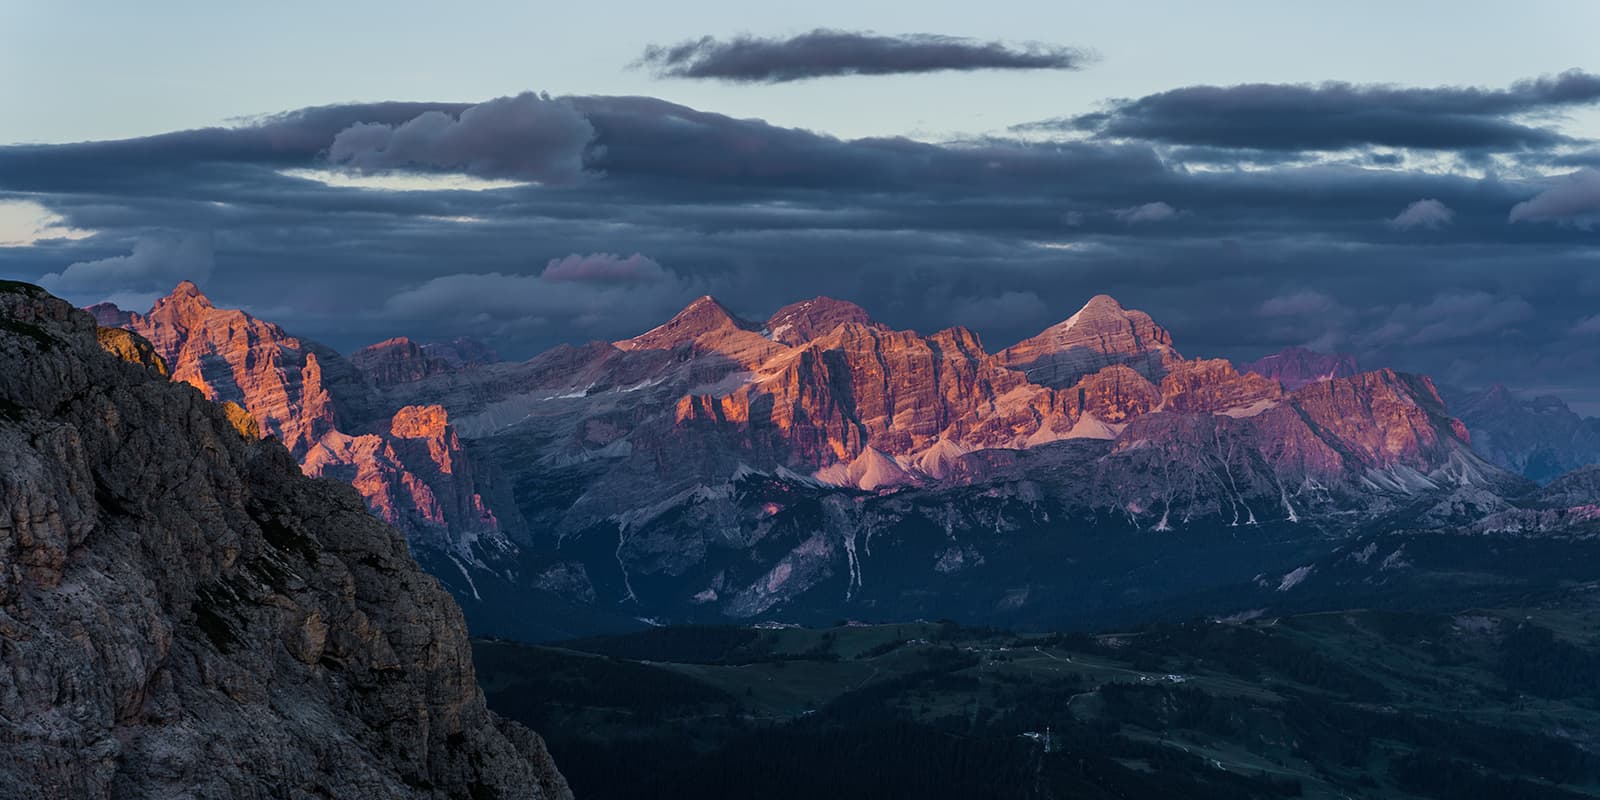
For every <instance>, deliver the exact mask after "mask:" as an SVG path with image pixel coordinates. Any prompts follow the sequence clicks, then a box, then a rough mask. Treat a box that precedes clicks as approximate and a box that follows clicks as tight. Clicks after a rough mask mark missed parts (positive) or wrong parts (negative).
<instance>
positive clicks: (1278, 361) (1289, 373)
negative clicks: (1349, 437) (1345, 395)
mask: <svg viewBox="0 0 1600 800" xmlns="http://www.w3.org/2000/svg"><path fill="white" fill-rule="evenodd" d="M1239 371H1240V372H1253V373H1255V374H1257V375H1260V376H1262V377H1264V378H1270V379H1272V380H1275V381H1277V382H1278V383H1280V384H1282V385H1283V388H1284V389H1285V390H1286V391H1290V392H1292V391H1294V390H1296V389H1298V388H1300V387H1302V386H1305V385H1306V384H1309V383H1316V382H1317V381H1326V380H1332V379H1334V378H1349V377H1353V376H1354V375H1355V374H1356V373H1358V372H1360V371H1361V370H1360V369H1359V367H1357V365H1356V357H1355V356H1352V355H1349V354H1347V353H1318V352H1315V351H1312V350H1307V349H1305V348H1304V347H1290V348H1288V349H1286V350H1281V351H1279V352H1276V353H1273V354H1272V355H1268V356H1262V357H1261V358H1259V359H1257V360H1255V361H1251V362H1249V363H1247V364H1241V365H1240V366H1239Z"/></svg>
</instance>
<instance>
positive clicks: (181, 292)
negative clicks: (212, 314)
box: [150, 281, 216, 316]
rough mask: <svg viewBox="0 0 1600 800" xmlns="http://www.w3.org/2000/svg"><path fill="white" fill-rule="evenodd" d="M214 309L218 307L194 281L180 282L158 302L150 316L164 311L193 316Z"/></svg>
mask: <svg viewBox="0 0 1600 800" xmlns="http://www.w3.org/2000/svg"><path fill="white" fill-rule="evenodd" d="M214 308H216V305H215V304H213V303H212V302H211V298H209V297H207V296H206V293H205V292H203V291H201V290H200V287H199V285H197V284H196V283H195V282H194V281H179V282H178V285H177V286H174V287H173V288H172V291H171V292H168V293H167V295H166V296H165V297H161V298H158V299H157V300H156V303H155V306H154V307H152V308H151V310H150V314H151V315H152V316H153V315H155V314H157V313H160V312H161V311H162V310H163V309H169V310H171V311H177V312H180V313H183V312H186V313H191V314H192V313H201V312H205V311H209V310H211V309H214Z"/></svg>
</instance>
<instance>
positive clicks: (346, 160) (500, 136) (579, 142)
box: [328, 92, 594, 183]
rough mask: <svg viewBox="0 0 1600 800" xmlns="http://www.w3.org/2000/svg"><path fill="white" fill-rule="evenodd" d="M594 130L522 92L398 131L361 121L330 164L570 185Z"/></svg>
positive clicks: (339, 140) (342, 137)
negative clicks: (430, 171)
mask: <svg viewBox="0 0 1600 800" xmlns="http://www.w3.org/2000/svg"><path fill="white" fill-rule="evenodd" d="M593 138H594V126H592V125H590V124H589V120H588V119H586V118H585V117H584V116H583V115H582V114H581V113H579V112H578V111H577V110H576V109H574V108H573V107H572V106H571V105H570V104H568V103H565V102H562V101H559V100H552V99H551V98H550V97H549V95H541V94H536V93H534V92H525V93H523V94H519V95H517V96H515V97H501V98H497V99H494V100H489V101H487V102H484V103H479V104H478V105H475V106H472V107H470V108H467V109H463V110H462V111H461V112H460V113H459V114H455V115H452V114H450V113H449V112H447V111H440V110H430V111H424V112H422V113H421V114H418V115H417V116H415V117H412V118H411V119H408V120H406V121H405V122H402V123H400V124H398V125H394V124H391V123H386V122H358V123H355V124H353V125H351V126H349V127H347V128H345V129H343V130H341V131H339V133H338V134H337V135H335V136H334V137H333V142H332V143H331V144H329V145H328V161H329V162H331V163H333V164H336V165H340V166H345V167H349V168H352V169H357V170H361V171H366V172H385V171H396V170H415V169H426V170H455V171H460V172H463V173H466V174H469V175H476V176H479V177H489V178H513V179H517V180H528V181H539V182H543V183H572V182H574V181H576V180H578V179H579V178H580V177H582V176H583V156H584V151H585V150H586V149H588V147H589V142H590V141H591V140H592V139H593Z"/></svg>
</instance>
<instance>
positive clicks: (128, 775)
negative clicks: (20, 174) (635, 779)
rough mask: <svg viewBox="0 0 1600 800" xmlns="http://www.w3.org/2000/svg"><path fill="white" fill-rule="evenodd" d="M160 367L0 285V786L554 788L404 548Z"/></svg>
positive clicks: (387, 791) (468, 792)
mask: <svg viewBox="0 0 1600 800" xmlns="http://www.w3.org/2000/svg"><path fill="white" fill-rule="evenodd" d="M166 371H167V364H166V363H165V362H164V360H163V359H161V358H159V357H157V356H156V354H155V352H154V350H153V348H152V347H151V346H150V344H149V343H148V342H146V341H145V340H143V339H142V338H139V337H136V336H133V335H131V334H129V335H122V334H118V335H113V336H104V335H101V334H100V332H99V330H98V329H97V326H96V324H95V321H94V319H93V318H92V317H91V316H90V315H89V314H87V313H85V312H83V311H79V310H76V309H74V308H72V307H71V306H69V305H68V304H67V303H65V302H62V301H60V300H57V299H55V298H53V297H51V296H49V295H48V294H46V293H44V292H43V291H42V290H40V289H37V288H36V287H32V286H28V285H26V284H15V283H7V284H4V285H0V797H5V798H13V797H14V798H74V799H76V798H145V797H151V798H155V797H201V798H298V797H339V798H398V797H414V798H441V799H442V798H455V797H474V798H478V797H482V798H508V799H509V798H563V797H570V792H569V791H568V790H567V788H566V784H565V781H564V780H563V778H562V777H561V775H560V773H559V772H558V771H557V770H556V768H555V766H554V765H553V764H552V762H551V760H550V758H549V756H548V754H547V753H546V752H545V750H544V746H543V743H542V741H541V740H540V739H539V737H538V736H536V735H535V734H533V733H532V732H530V731H528V730H526V729H524V728H521V727H520V726H518V725H516V724H514V723H509V722H506V721H504V720H501V719H499V718H497V717H496V716H494V715H493V714H492V713H490V712H489V711H488V710H487V709H486V708H485V707H484V703H483V697H482V694H481V692H480V691H479V689H478V687H477V684H476V681H475V677H474V672H473V668H472V661H471V653H470V650H469V648H468V645H467V638H466V631H465V627H464V624H463V622H462V616H461V611H460V609H459V608H458V607H457V606H456V604H455V603H454V602H453V601H452V600H451V599H450V597H449V596H448V595H447V594H446V593H445V592H444V591H443V590H442V589H441V588H440V587H439V585H438V583H437V582H436V581H435V580H434V579H433V578H431V577H429V576H427V575H425V574H424V573H422V572H421V570H419V569H418V567H417V565H416V563H415V562H414V561H413V560H412V559H411V557H410V555H409V554H408V552H407V549H406V546H405V542H404V540H403V539H402V538H401V536H400V535H399V534H398V533H397V532H396V531H395V530H394V529H392V528H390V527H388V526H387V525H384V524H383V523H381V522H380V521H378V520H377V519H375V518H373V517H372V516H371V515H370V514H369V513H368V512H367V509H366V508H365V506H364V504H363V503H362V501H361V498H360V497H358V496H357V495H356V494H355V492H353V491H351V490H350V489H349V487H347V486H343V485H340V484H338V483H336V482H334V481H328V480H317V479H312V478H308V477H305V476H303V475H301V473H300V470H299V468H298V467H297V465H296V464H295V462H294V460H293V458H291V456H290V454H289V452H288V451H287V450H286V449H285V448H284V446H283V445H282V444H280V443H279V441H278V440H277V439H276V438H268V439H260V438H258V437H257V436H256V435H255V434H256V432H257V429H256V427H255V426H256V421H255V420H254V419H253V418H251V417H250V415H248V414H246V413H245V412H244V411H243V410H242V409H240V408H239V407H237V406H232V407H224V406H223V405H219V404H216V403H213V402H211V401H209V400H207V399H206V398H205V397H204V396H202V394H201V392H199V391H197V390H196V389H194V388H193V387H190V386H188V385H184V384H181V383H174V382H172V381H170V380H168V379H167V378H166V377H165V375H166Z"/></svg>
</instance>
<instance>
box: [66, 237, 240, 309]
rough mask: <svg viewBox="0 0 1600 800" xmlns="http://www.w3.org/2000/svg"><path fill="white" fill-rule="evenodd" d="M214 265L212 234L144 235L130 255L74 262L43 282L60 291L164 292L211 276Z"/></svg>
mask: <svg viewBox="0 0 1600 800" xmlns="http://www.w3.org/2000/svg"><path fill="white" fill-rule="evenodd" d="M214 265H215V254H214V244H213V242H212V237H211V234H209V233H188V234H181V235H180V234H170V235H155V236H142V237H140V238H139V239H137V240H136V241H135V242H134V244H133V250H132V252H130V253H128V254H127V255H116V256H108V257H105V258H97V259H92V260H88V261H77V262H73V263H72V264H69V265H67V267H66V269H63V270H61V271H60V272H51V273H47V274H46V275H44V276H43V277H41V278H40V279H39V285H41V286H43V287H44V288H46V289H49V290H50V291H52V292H56V293H58V294H80V295H81V294H86V293H95V292H104V291H105V290H106V289H108V288H112V289H117V290H123V291H133V292H139V291H143V292H155V291H164V290H166V289H170V288H172V286H173V285H174V284H176V283H177V282H179V281H182V280H195V281H202V282H203V281H205V280H207V279H209V278H210V277H211V270H212V268H213V266H214Z"/></svg>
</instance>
